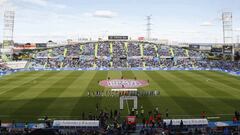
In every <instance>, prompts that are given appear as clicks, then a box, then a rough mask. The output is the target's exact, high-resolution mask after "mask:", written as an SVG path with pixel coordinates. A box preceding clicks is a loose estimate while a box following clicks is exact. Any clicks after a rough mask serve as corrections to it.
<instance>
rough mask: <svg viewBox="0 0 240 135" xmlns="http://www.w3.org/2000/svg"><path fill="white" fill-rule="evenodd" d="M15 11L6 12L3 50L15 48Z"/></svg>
mask: <svg viewBox="0 0 240 135" xmlns="http://www.w3.org/2000/svg"><path fill="white" fill-rule="evenodd" d="M14 18H15V12H14V11H5V12H4V27H3V48H4V49H10V48H11V47H13V44H14V42H13V31H14Z"/></svg>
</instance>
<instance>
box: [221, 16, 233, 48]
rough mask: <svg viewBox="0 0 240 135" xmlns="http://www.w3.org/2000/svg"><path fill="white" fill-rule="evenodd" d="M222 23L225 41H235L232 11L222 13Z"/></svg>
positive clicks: (225, 42)
mask: <svg viewBox="0 0 240 135" xmlns="http://www.w3.org/2000/svg"><path fill="white" fill-rule="evenodd" d="M222 24H223V43H224V44H232V42H233V38H232V35H233V28H232V12H223V13H222Z"/></svg>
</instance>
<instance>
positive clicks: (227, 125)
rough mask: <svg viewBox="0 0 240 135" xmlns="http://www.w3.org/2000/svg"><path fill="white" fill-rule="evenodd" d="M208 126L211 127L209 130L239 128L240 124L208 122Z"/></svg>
mask: <svg viewBox="0 0 240 135" xmlns="http://www.w3.org/2000/svg"><path fill="white" fill-rule="evenodd" d="M208 126H209V127H211V128H215V127H237V126H240V122H233V121H217V122H209V123H208Z"/></svg>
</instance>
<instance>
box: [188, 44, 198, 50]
mask: <svg viewBox="0 0 240 135" xmlns="http://www.w3.org/2000/svg"><path fill="white" fill-rule="evenodd" d="M189 49H191V50H199V49H200V45H197V44H190V45H189Z"/></svg>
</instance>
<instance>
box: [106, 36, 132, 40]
mask: <svg viewBox="0 0 240 135" xmlns="http://www.w3.org/2000/svg"><path fill="white" fill-rule="evenodd" d="M108 40H128V36H108Z"/></svg>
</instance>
